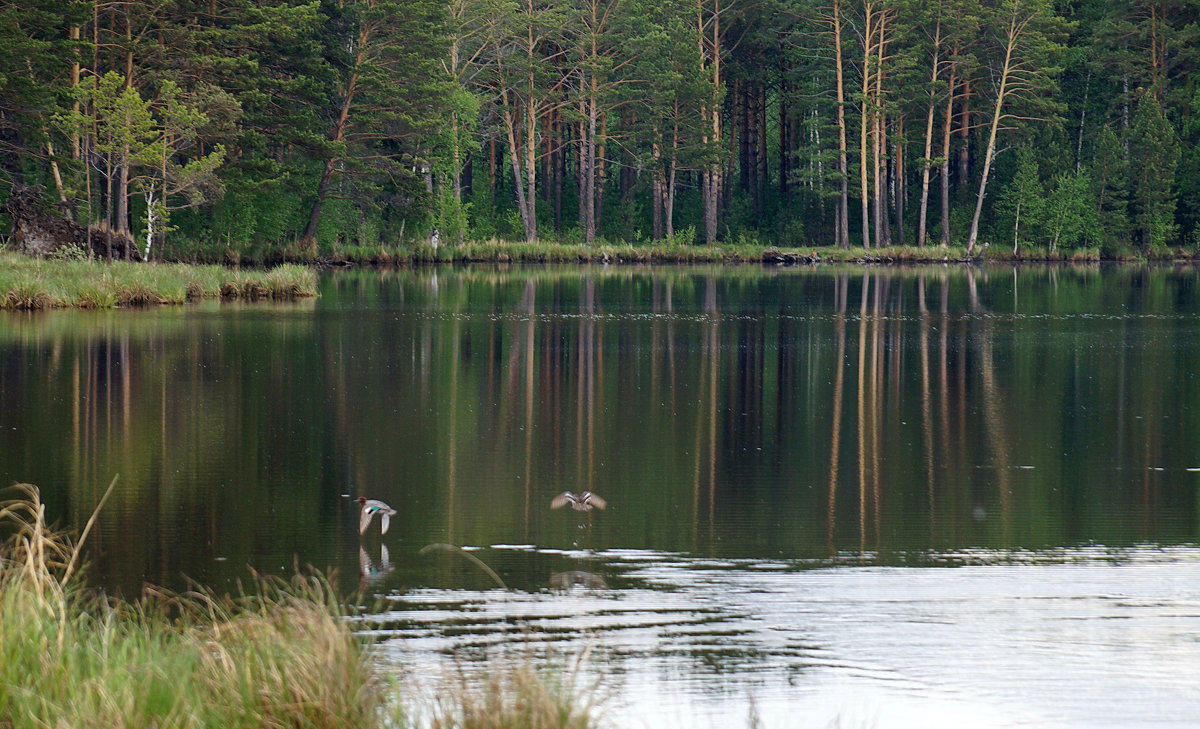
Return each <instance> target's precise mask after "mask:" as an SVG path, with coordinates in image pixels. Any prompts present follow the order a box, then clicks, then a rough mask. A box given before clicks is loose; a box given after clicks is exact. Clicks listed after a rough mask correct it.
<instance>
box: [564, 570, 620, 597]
mask: <svg viewBox="0 0 1200 729" xmlns="http://www.w3.org/2000/svg"><path fill="white" fill-rule="evenodd" d="M575 585H579V586H580V587H585V588H587V589H589V590H602V589H604V588H606V587H608V583H607V582H605V581H604V578H603V577H601V576H600V575H598V574H595V573H594V572H584V571H583V570H571V571H569V572H552V573H550V587H551V588H553V589H555V590H562V591H563V592H566V591H567V590H570V589H571V588H572V587H574V586H575Z"/></svg>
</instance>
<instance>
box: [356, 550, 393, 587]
mask: <svg viewBox="0 0 1200 729" xmlns="http://www.w3.org/2000/svg"><path fill="white" fill-rule="evenodd" d="M393 569H395V567H394V566H393V565H392V560H391V555H390V554H389V553H388V548H387V545H386V544H381V545H380V546H379V562H378V563H375V562H372V561H371V556H370V555H368V554H367V550H366V549H365V548H364V547H361V546H360V547H359V548H358V575H359V577H361V578H362V582H363V584H368V583H371V582H377V581H379V580H380V579H382V578H383V577H384V576H385V575H387V574H388V573H389V572H391V571H392V570H393Z"/></svg>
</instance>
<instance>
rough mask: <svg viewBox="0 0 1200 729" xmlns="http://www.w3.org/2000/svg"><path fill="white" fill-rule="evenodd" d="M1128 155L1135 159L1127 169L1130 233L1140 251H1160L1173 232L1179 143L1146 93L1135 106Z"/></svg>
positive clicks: (1152, 98)
mask: <svg viewBox="0 0 1200 729" xmlns="http://www.w3.org/2000/svg"><path fill="white" fill-rule="evenodd" d="M1129 155H1130V157H1131V158H1132V159H1134V160H1137V164H1136V165H1133V166H1131V169H1132V171H1133V174H1132V176H1131V190H1130V193H1131V195H1130V202H1131V207H1132V211H1133V216H1132V217H1133V225H1134V231H1135V232H1136V234H1137V236H1138V240H1139V241H1140V242H1141V245H1142V250H1143V251H1151V250H1154V249H1157V248H1162V247H1163V246H1165V245H1166V244H1167V242H1168V241H1170V240H1171V238H1173V237H1174V235H1175V232H1176V225H1175V207H1176V202H1177V198H1178V192H1177V190H1176V188H1175V170H1176V168H1177V167H1178V166H1179V140H1178V138H1177V137H1176V135H1175V130H1174V128H1173V127H1172V126H1171V123H1170V122H1169V121H1168V120H1167V118H1166V117H1165V116H1163V113H1162V109H1161V108H1160V107H1159V104H1158V101H1157V99H1155V98H1154V97H1153V96H1151V95H1149V94H1147V95H1146V96H1143V97H1142V99H1141V101H1140V102H1139V103H1138V107H1137V114H1136V116H1135V117H1134V125H1133V129H1132V130H1131V131H1130V135H1129Z"/></svg>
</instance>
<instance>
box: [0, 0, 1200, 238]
mask: <svg viewBox="0 0 1200 729" xmlns="http://www.w3.org/2000/svg"><path fill="white" fill-rule="evenodd" d="M1196 17H1200V0H1171V2H1161V1H1157V0H1140V1H1137V2H1128V3H1123V4H1113V3H1107V2H1100V0H1078V1H1076V2H1055V3H1051V2H1049V0H983V1H982V2H971V3H968V2H961V1H960V0H898V1H896V2H886V3H885V2H876V1H874V0H697V1H696V2H691V3H684V2H677V1H676V0H663V1H653V2H651V1H650V0H449V1H448V2H441V1H437V2H435V1H432V0H155V2H145V1H144V0H105V1H104V2H100V0H29V1H28V2H21V3H16V2H8V3H5V4H3V6H0V201H3V199H4V198H6V197H7V196H8V195H9V194H11V192H12V191H13V190H15V189H17V188H23V187H31V186H34V185H40V186H42V187H43V188H44V189H45V190H46V195H47V197H49V198H52V201H53V202H56V203H58V204H59V206H60V208H61V209H63V210H67V211H68V214H69V215H70V216H71V217H72V218H73V219H74V220H75V221H76V222H79V223H82V224H90V225H92V226H93V227H97V226H99V227H103V228H106V229H108V230H112V231H116V232H118V233H122V234H124V235H126V236H130V237H139V238H142V237H144V238H145V240H146V241H147V245H146V246H145V249H144V250H145V252H146V253H147V254H157V255H165V256H168V257H172V256H180V255H185V254H186V252H188V251H192V252H194V251H197V250H202V249H205V248H208V249H210V250H212V249H217V248H219V249H221V250H226V251H233V252H235V253H236V252H237V251H243V250H250V249H253V248H254V247H255V246H260V245H284V246H292V247H293V250H294V251H295V252H296V254H297V255H305V256H309V257H318V256H321V255H324V254H326V253H330V252H334V251H337V250H338V249H339V248H346V247H351V246H363V247H372V246H376V247H377V246H380V245H393V244H399V243H405V242H409V243H411V242H419V241H422V240H429V241H435V240H437V239H438V238H439V236H440V239H441V240H442V241H443V242H451V243H457V242H460V241H463V240H468V239H490V238H500V239H509V240H535V239H539V238H541V239H547V238H548V239H555V240H565V241H578V242H581V243H591V242H593V241H595V240H601V239H607V240H613V241H616V240H621V241H628V242H637V241H641V240H661V239H667V240H673V241H675V242H679V243H694V244H703V243H713V242H717V241H730V242H757V243H761V244H778V245H804V246H808V245H842V246H859V247H863V248H868V249H874V248H879V247H886V246H890V245H897V244H912V245H918V246H926V245H936V244H947V243H951V244H958V245H964V246H966V247H967V248H968V250H970V251H974V250H978V249H980V248H984V247H986V246H987V245H989V244H991V243H996V244H999V245H1003V246H1006V247H1011V248H1012V249H1013V250H1014V252H1019V251H1020V250H1021V249H1022V248H1024V247H1027V246H1036V247H1041V248H1043V249H1045V250H1058V251H1070V250H1073V249H1076V248H1079V247H1084V246H1086V247H1090V248H1092V249H1099V250H1102V251H1105V252H1108V253H1111V254H1114V255H1119V254H1121V253H1122V252H1141V253H1147V254H1153V253H1155V252H1156V251H1165V250H1167V249H1168V247H1171V246H1182V247H1189V248H1196V247H1197V246H1198V245H1200V193H1197V190H1200V155H1198V154H1197V153H1196V151H1195V150H1196V148H1197V144H1196V143H1197V141H1198V139H1200V132H1198V131H1197V130H1200V119H1197V109H1198V108H1200V107H1198V104H1197V103H1196V101H1197V99H1198V98H1200V95H1198V94H1200V92H1198V91H1197V90H1196V88H1195V84H1194V78H1196V77H1197V76H1198V74H1197V55H1198V53H1200V52H1198V51H1197V50H1196V49H1197V47H1200V44H1197V43H1196V40H1197V38H1196V36H1197V33H1198V32H1200V30H1198V27H1200V26H1198V25H1197V24H1196V22H1195V18H1196ZM1017 150H1025V152H1023V153H1021V154H1018V151H1017ZM1034 150H1036V154H1034ZM3 225H5V223H4V222H3V221H0V226H3ZM0 232H2V231H0ZM151 241H157V242H156V243H155V244H154V245H153V246H152V245H150V243H151ZM1010 244H1011V245H1010ZM139 247H140V244H139Z"/></svg>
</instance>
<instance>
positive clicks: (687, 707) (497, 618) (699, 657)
mask: <svg viewBox="0 0 1200 729" xmlns="http://www.w3.org/2000/svg"><path fill="white" fill-rule="evenodd" d="M576 557H577V558H578V559H580V560H581V561H582V562H584V563H586V564H590V565H593V566H594V568H596V567H599V568H601V569H603V571H604V572H606V573H607V574H609V575H611V576H612V577H613V578H614V580H615V581H616V582H617V583H618V586H615V587H613V588H611V589H583V588H578V587H576V588H573V589H570V590H568V591H566V592H555V593H553V594H544V593H540V594H539V593H527V592H516V593H512V592H510V593H504V592H502V591H499V590H493V591H485V592H480V591H458V590H413V591H410V592H408V593H405V594H396V595H392V596H391V597H390V598H389V599H388V601H387V602H388V608H389V609H387V610H384V611H383V612H381V613H379V614H377V615H374V616H372V620H373V621H375V622H376V625H377V627H378V629H379V630H380V633H381V635H382V636H384V637H386V638H387V639H388V640H387V642H386V643H384V655H385V658H386V660H388V661H389V662H391V663H393V664H394V665H396V666H397V668H398V669H399V670H402V671H404V672H405V675H409V676H427V677H428V676H460V675H461V674H463V673H464V672H465V673H468V674H470V673H476V672H479V671H482V670H483V666H484V665H485V664H483V663H478V664H473V663H466V664H464V663H463V662H462V658H463V657H479V658H482V657H484V656H488V657H492V658H495V657H497V656H500V657H508V658H510V659H512V660H514V661H523V660H533V661H535V662H537V663H542V664H545V665H551V666H562V667H563V669H564V670H569V668H570V667H571V665H572V661H574V660H575V659H576V658H577V657H578V656H579V655H580V654H581V653H582V652H584V650H585V647H586V651H587V655H588V659H587V662H586V663H585V667H584V675H585V676H586V678H585V679H583V680H582V681H581V683H584V684H586V683H587V682H588V681H591V680H600V681H601V682H602V685H603V686H604V687H605V689H606V690H607V691H609V692H610V693H611V696H612V698H611V700H610V701H609V702H608V704H607V705H606V706H605V714H606V716H609V717H610V718H612V719H613V721H614V723H615V724H616V725H617V726H626V727H714V728H716V727H730V726H745V725H746V724H747V723H748V722H749V721H750V720H751V718H752V717H757V719H758V720H759V721H760V722H761V724H760V725H761V726H765V727H800V726H803V727H830V726H838V727H892V728H895V727H912V728H913V729H917V728H925V729H928V728H929V727H947V728H950V727H1022V726H1037V727H1132V726H1178V727H1186V726H1191V725H1192V724H1193V723H1194V720H1195V719H1194V717H1195V716H1196V711H1197V709H1198V708H1200V676H1197V674H1196V668H1197V666H1198V660H1200V649H1198V646H1200V550H1197V549H1196V548H1194V547H1186V548H1171V549H1159V548H1134V549H1128V550H1121V551H1120V553H1119V554H1116V553H1113V552H1111V551H1108V550H1101V549H1073V550H1057V551H1055V552H1053V553H1049V554H1041V555H1029V554H1022V555H1013V554H1000V553H993V552H971V553H964V554H958V555H952V556H950V555H948V556H947V563H948V564H949V563H953V564H957V565H959V566H957V567H955V568H953V569H931V568H910V567H860V566H854V565H850V564H847V565H844V566H837V567H823V568H813V567H812V566H811V565H804V564H794V563H788V562H769V561H762V560H747V561H739V560H707V559H696V558H692V557H687V556H683V555H674V554H661V553H650V552H632V551H620V550H614V551H611V552H603V553H589V554H581V555H576ZM1026 559H1028V560H1031V561H1022V560H1026ZM601 566H602V567H601ZM425 685H426V687H427V688H429V690H434V689H433V687H434V686H435V684H434V683H433V682H427V683H426V684H425Z"/></svg>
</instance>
